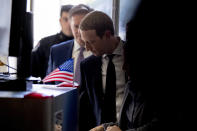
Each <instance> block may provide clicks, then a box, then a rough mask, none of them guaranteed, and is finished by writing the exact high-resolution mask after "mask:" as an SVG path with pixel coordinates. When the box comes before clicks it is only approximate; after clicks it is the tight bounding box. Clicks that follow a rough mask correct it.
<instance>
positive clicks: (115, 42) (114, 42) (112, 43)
mask: <svg viewBox="0 0 197 131" xmlns="http://www.w3.org/2000/svg"><path fill="white" fill-rule="evenodd" d="M109 43H110V48H109V52H108V53H107V54H112V53H113V52H114V50H115V49H116V48H117V47H118V44H119V43H120V38H119V37H113V38H112V39H111V40H110V42H109Z"/></svg>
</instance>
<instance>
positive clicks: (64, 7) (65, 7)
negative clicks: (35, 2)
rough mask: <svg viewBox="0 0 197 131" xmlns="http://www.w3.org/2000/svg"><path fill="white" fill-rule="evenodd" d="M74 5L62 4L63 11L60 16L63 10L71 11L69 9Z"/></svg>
mask: <svg viewBox="0 0 197 131" xmlns="http://www.w3.org/2000/svg"><path fill="white" fill-rule="evenodd" d="M72 7H73V5H62V6H61V11H60V16H62V13H63V12H69V10H70V9H71V8H72Z"/></svg>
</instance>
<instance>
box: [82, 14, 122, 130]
mask: <svg viewBox="0 0 197 131" xmlns="http://www.w3.org/2000/svg"><path fill="white" fill-rule="evenodd" d="M80 33H81V37H82V39H83V40H84V42H85V46H86V49H87V50H90V51H91V52H92V53H93V54H94V55H93V56H90V57H88V58H86V59H85V60H84V61H82V62H81V85H80V88H79V130H80V131H87V130H90V129H91V128H93V127H95V126H97V125H99V124H101V123H103V122H111V121H113V122H116V120H117V119H118V118H119V113H120V105H121V103H122V100H123V94H124V93H123V92H124V86H125V73H124V71H123V70H122V65H123V45H124V44H123V41H122V40H120V38H119V37H116V36H115V35H114V27H113V22H112V20H111V18H110V17H109V16H108V15H106V14H105V13H103V12H100V11H94V12H91V13H89V14H88V15H86V17H85V18H84V19H83V20H82V22H81V24H80ZM109 67H110V68H109ZM111 69H113V70H111ZM109 70H110V71H109ZM111 73H113V74H111ZM109 74H110V75H109ZM112 84H113V85H112Z"/></svg>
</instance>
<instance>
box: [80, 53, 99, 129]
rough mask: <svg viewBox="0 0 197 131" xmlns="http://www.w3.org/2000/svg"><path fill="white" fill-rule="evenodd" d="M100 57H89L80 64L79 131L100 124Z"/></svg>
mask: <svg viewBox="0 0 197 131" xmlns="http://www.w3.org/2000/svg"><path fill="white" fill-rule="evenodd" d="M101 65H102V62H101V57H96V56H93V55H92V56H90V57H88V58H86V59H85V60H83V61H82V62H81V85H80V88H79V131H88V130H89V129H91V128H93V127H95V126H97V125H100V124H101V108H100V107H101V104H102V99H103V90H102V75H101Z"/></svg>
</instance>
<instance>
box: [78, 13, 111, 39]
mask: <svg viewBox="0 0 197 131" xmlns="http://www.w3.org/2000/svg"><path fill="white" fill-rule="evenodd" d="M79 28H80V29H81V30H84V31H87V30H96V34H97V35H98V36H99V37H100V38H102V37H103V35H104V33H105V31H107V30H109V31H110V32H111V34H112V35H114V26H113V21H112V19H111V18H110V17H109V16H108V15H107V14H105V13H103V12H101V11H93V12H91V13H89V14H87V15H86V16H85V17H84V18H83V19H82V21H81V23H80V27H79Z"/></svg>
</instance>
